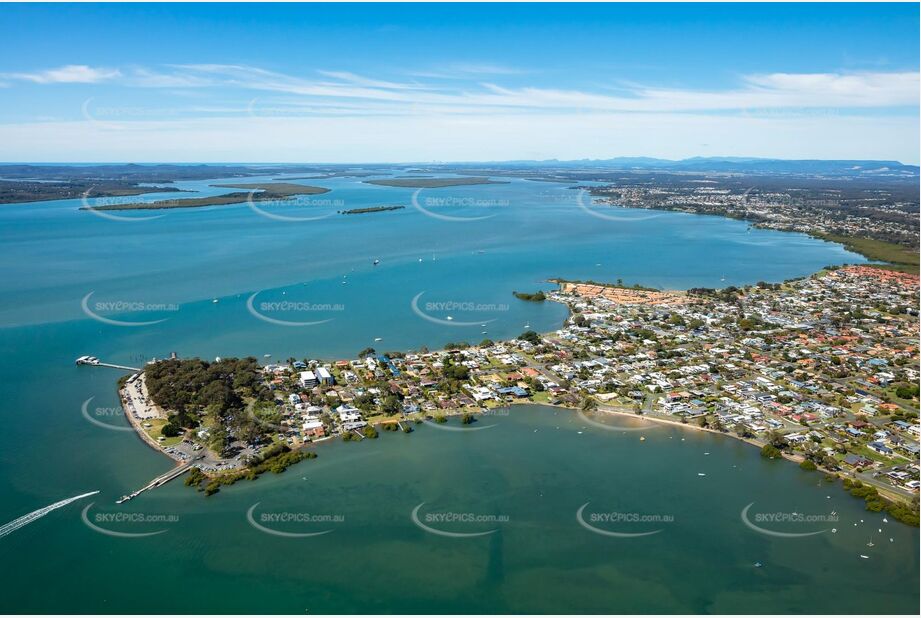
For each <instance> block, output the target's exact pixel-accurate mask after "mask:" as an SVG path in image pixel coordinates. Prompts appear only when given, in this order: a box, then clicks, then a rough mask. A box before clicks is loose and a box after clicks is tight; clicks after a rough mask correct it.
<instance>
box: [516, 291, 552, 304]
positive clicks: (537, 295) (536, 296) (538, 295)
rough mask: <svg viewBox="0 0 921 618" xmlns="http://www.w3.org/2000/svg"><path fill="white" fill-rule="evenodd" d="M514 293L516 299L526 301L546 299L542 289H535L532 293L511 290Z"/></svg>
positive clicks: (538, 301) (535, 301)
mask: <svg viewBox="0 0 921 618" xmlns="http://www.w3.org/2000/svg"><path fill="white" fill-rule="evenodd" d="M512 294H514V295H515V298H517V299H518V300H526V301H528V302H534V303H540V302H543V301H545V300H547V295H546V294H544V292H543V291H542V290H537V291H536V292H534V293H533V294H530V293H528V292H512Z"/></svg>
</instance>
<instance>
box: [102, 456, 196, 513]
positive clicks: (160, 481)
mask: <svg viewBox="0 0 921 618" xmlns="http://www.w3.org/2000/svg"><path fill="white" fill-rule="evenodd" d="M202 457H203V456H202V455H199V456H198V457H196V458H195V459H193V460H192V461H190V462H188V463H185V464H182V465H181V466H179V467H178V468H173V469H172V470H170V471H169V472H165V473H163V474H161V475H160V476H158V477H157V478H155V479H154V480H152V481H151V482H149V483H147V484H146V485H144V486H143V487H141V488H140V489H138V490H137V491H134V492H132V493H130V494H128V495H126V496H122V497H121V498H119V499H118V500H116V501H115V503H116V504H121V503H122V502H128V500H132V499H134V498H137V497H138V496H139V495H141V494H142V493H144V492H145V491H147V490H148V489H154V488H156V487H159V486H160V485H165V484H166V483H169V482H170V481H172V480H173V479H175V478H178V477H180V476H182V475H183V474H185V473H186V472H187V471H188V470H189V468H191V467H192V466H193V465H194V464H195V462H196V461H198V460H199V459H201V458H202Z"/></svg>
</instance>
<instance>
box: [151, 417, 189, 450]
mask: <svg viewBox="0 0 921 618" xmlns="http://www.w3.org/2000/svg"><path fill="white" fill-rule="evenodd" d="M144 422H146V423H150V427H144V431H146V432H147V435H148V436H150V437H151V438H153V439H154V441H155V442H157V443H158V444H160V445H162V446H175V445H177V444H179V443H180V442H182V436H175V437H172V438H166V439H165V440H162V441H161V440H160V439H159V438H160V436H162V435H163V434H162V433H161V430H162V429H163V427H164V425H166V419H164V418H154V419H150V420H147V421H144ZM142 427H143V425H142Z"/></svg>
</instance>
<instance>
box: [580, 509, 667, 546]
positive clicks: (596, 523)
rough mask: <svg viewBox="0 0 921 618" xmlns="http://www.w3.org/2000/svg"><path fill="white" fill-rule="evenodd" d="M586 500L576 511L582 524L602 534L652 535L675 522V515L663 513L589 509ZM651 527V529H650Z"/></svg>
mask: <svg viewBox="0 0 921 618" xmlns="http://www.w3.org/2000/svg"><path fill="white" fill-rule="evenodd" d="M589 504H591V502H586V503H585V504H583V505H582V506H580V507H579V510H578V511H576V521H577V522H578V524H579V525H580V526H582V527H583V528H585V529H586V530H588V531H589V532H592V533H594V534H599V535H601V536H608V537H613V538H619V539H632V538H639V537H644V536H652V535H654V534H658V533H660V532H662V530H663V529H664V528H663V527H662V524H671V523H674V521H675V518H674V516H673V515H668V514H662V513H638V512H633V511H597V510H595V511H588V512H586V510H587V509H588V505H589ZM650 528H651V529H650Z"/></svg>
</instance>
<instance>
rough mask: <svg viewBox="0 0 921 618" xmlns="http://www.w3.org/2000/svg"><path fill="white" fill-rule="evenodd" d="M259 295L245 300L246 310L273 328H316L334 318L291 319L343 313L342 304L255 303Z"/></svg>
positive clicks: (305, 302)
mask: <svg viewBox="0 0 921 618" xmlns="http://www.w3.org/2000/svg"><path fill="white" fill-rule="evenodd" d="M260 293H261V292H254V293H253V294H252V295H251V296H250V297H249V298H248V299H246V310H247V311H249V313H250V315H252V316H253V317H254V318H256V319H258V320H261V321H263V322H266V323H267V324H274V325H275V326H296V327H300V326H317V325H319V324H325V323H327V322H332V321H333V320H334V319H335V318H334V317H328V318H323V319H319V320H295V319H292V318H296V317H305V316H319V315H323V314H330V313H340V312H342V311H345V305H344V304H342V303H315V302H309V301H296V300H281V301H260V302H258V303H257V302H256V297H257V296H258V295H259V294H260Z"/></svg>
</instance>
